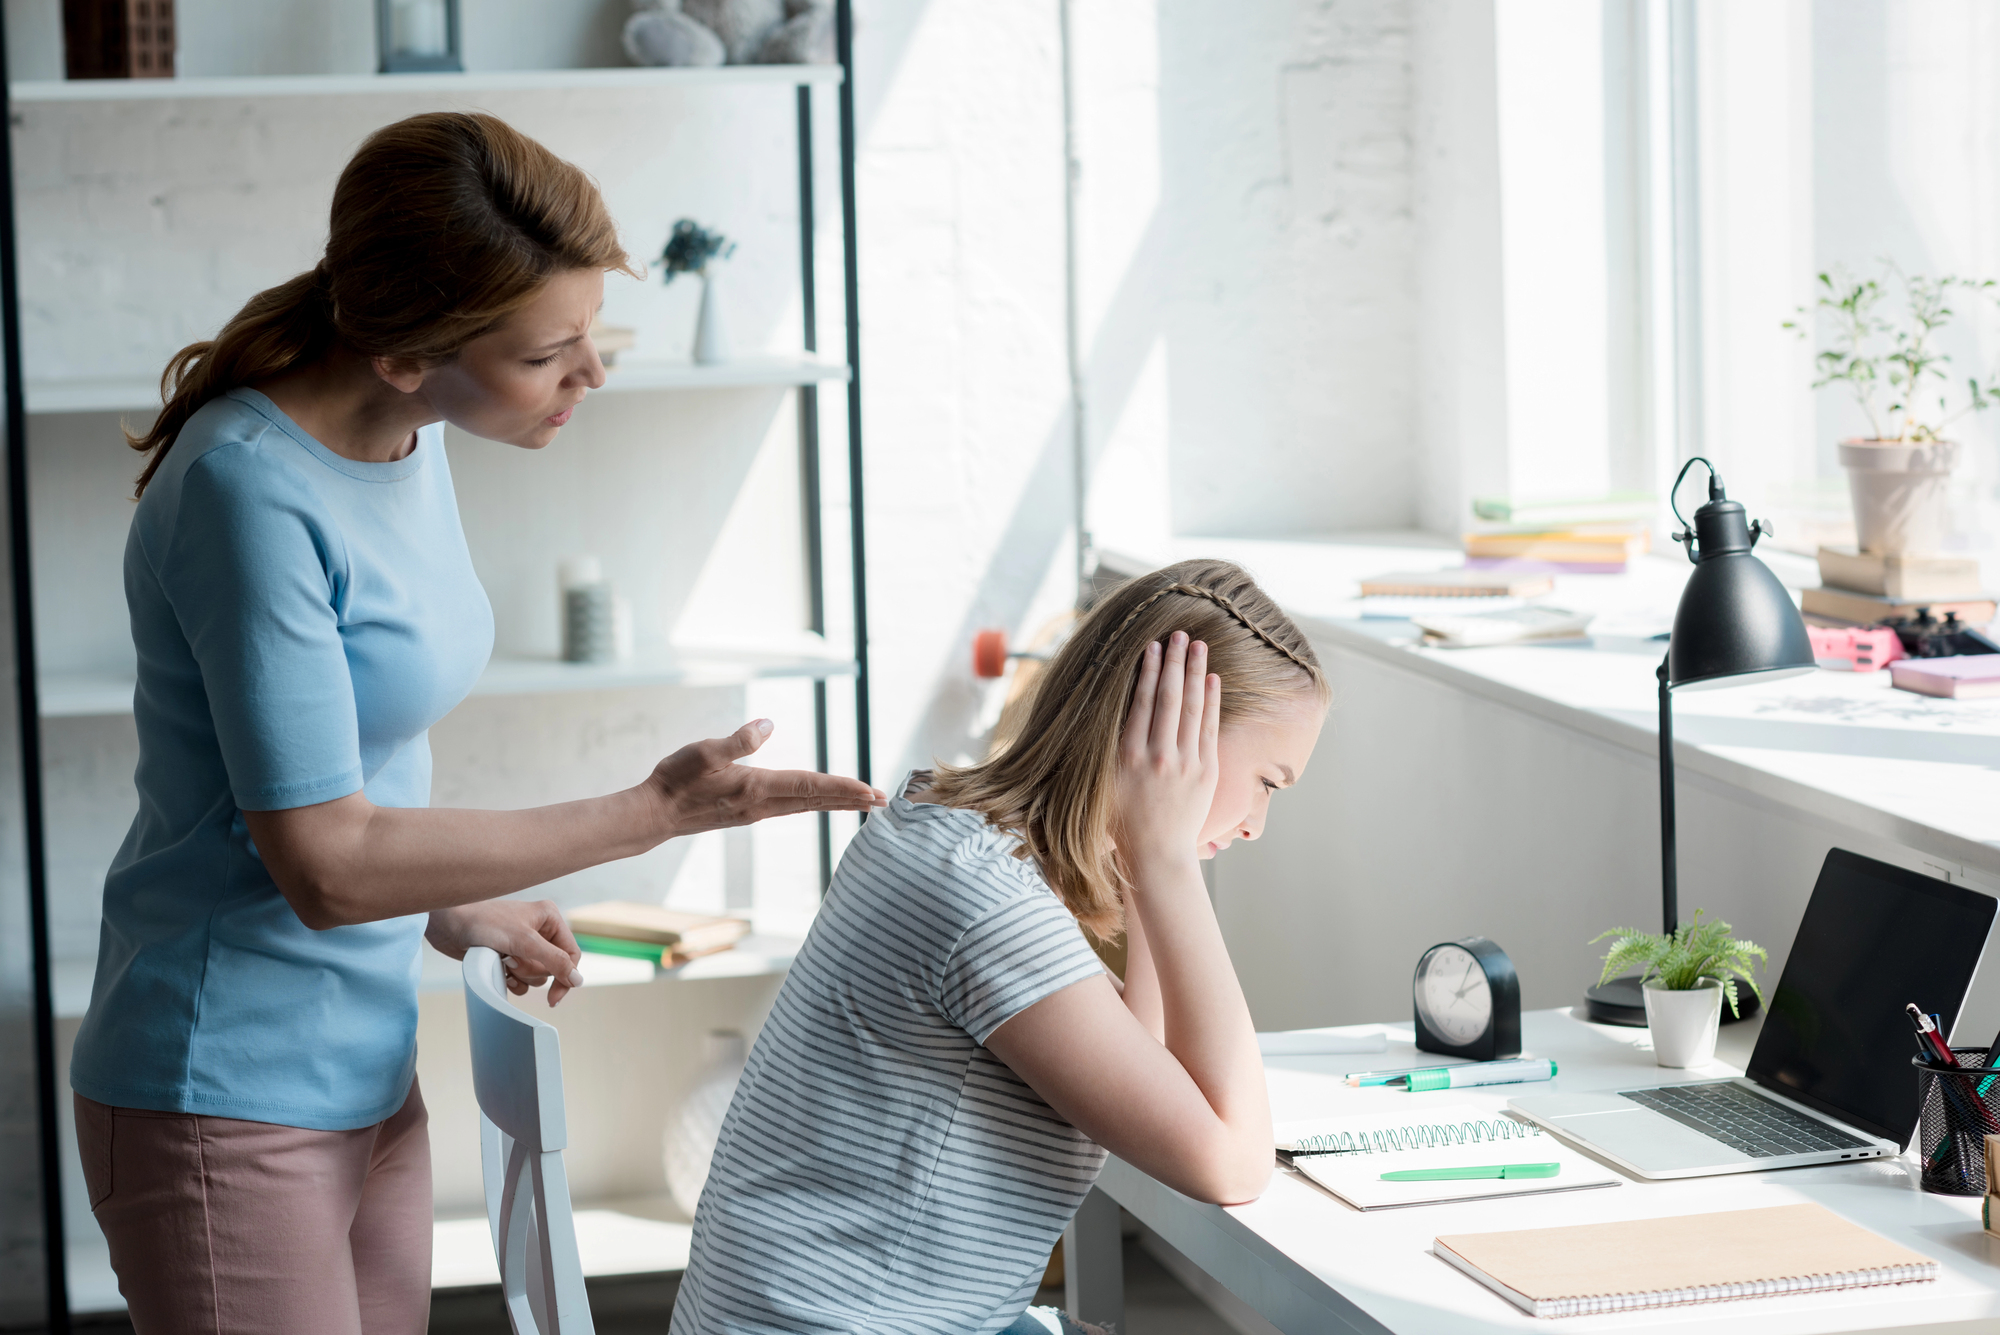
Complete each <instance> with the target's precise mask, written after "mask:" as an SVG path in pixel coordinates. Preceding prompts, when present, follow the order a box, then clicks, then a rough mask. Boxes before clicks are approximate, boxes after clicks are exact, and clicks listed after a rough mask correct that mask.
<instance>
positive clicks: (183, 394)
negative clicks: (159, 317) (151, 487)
mask: <svg viewBox="0 0 2000 1335" xmlns="http://www.w3.org/2000/svg"><path fill="white" fill-rule="evenodd" d="M333 342H334V328H333V311H332V308H331V306H330V304H329V302H328V300H327V292H326V285H325V283H324V281H323V280H322V276H321V271H320V270H318V269H313V270H310V271H308V272H306V273H302V274H300V275H299V276H298V277H297V278H294V279H292V280H290V281H289V282H284V283H280V284H278V286H276V287H272V288H266V289H265V290H264V291H262V292H259V293H258V294H257V295H256V296H254V297H252V298H250V300H249V301H247V302H245V303H244V305H243V309H242V310H240V311H238V312H236V315H235V317H234V318H233V319H231V320H230V322H229V323H228V324H226V325H224V326H223V327H222V332H221V333H219V334H217V335H216V336H215V337H214V338H213V339H207V340H204V341H202V342H200V343H190V344H188V345H187V346H186V347H184V348H182V349H181V350H180V351H179V352H177V353H175V354H174V355H173V358H172V360H170V361H169V362H168V363H167V369H166V370H165V371H164V372H162V373H161V375H160V397H161V398H162V399H164V400H165V401H166V407H165V408H163V409H161V410H160V415H159V418H158V419H157V420H155V421H154V423H153V429H152V430H150V431H148V432H146V433H145V434H144V435H142V436H135V435H133V434H132V433H131V432H130V431H127V432H125V433H124V434H125V443H126V444H127V445H130V446H131V447H132V448H133V449H135V450H139V451H142V452H143V453H145V454H147V455H150V456H151V457H150V458H148V459H147V460H146V467H145V469H144V470H143V471H142V472H141V473H140V474H139V481H138V486H137V488H136V491H135V493H134V494H135V495H140V496H143V495H145V493H146V485H147V484H148V483H150V482H151V481H152V480H153V474H155V473H157V472H159V471H160V465H161V464H162V463H165V462H166V458H167V451H168V450H169V449H170V448H172V446H173V443H174V440H175V438H176V437H178V436H179V435H180V433H181V428H182V427H184V426H186V425H187V420H188V418H190V417H193V416H194V415H195V412H196V410H197V409H199V408H200V407H201V406H202V405H203V404H205V403H207V402H208V401H209V400H210V399H213V398H217V397H219V396H220V395H222V394H225V393H227V392H228V391H229V390H232V389H235V388H236V387H237V386H239V385H248V384H254V383H255V382H257V381H259V380H264V379H268V378H269V377H271V376H274V375H277V374H279V373H280V372H283V371H289V370H290V369H291V368H292V367H294V366H298V365H301V364H302V363H305V362H310V361H313V360H315V359H317V358H319V357H321V356H324V355H325V354H326V351H327V349H329V348H331V347H332V346H333Z"/></svg>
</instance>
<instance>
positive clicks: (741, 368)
mask: <svg viewBox="0 0 2000 1335" xmlns="http://www.w3.org/2000/svg"><path fill="white" fill-rule="evenodd" d="M847 379H848V369H847V364H846V363H845V362H835V361H829V360H827V359H826V358H823V357H800V356H790V357H786V356H753V357H738V358H735V359H733V360H731V361H727V362H722V363H720V364H717V365H714V366H697V365H695V364H694V363H692V362H668V361H653V360H647V359H638V360H633V361H627V362H620V363H619V364H618V365H616V366H611V367H607V368H606V377H605V381H604V385H603V387H602V388H601V389H597V390H593V391H592V392H593V393H596V394H614V393H632V392H635V391H647V390H701V389H754V388H760V387H769V388H797V387H798V386H801V385H819V384H829V383H841V384H844V383H846V381H847ZM27 389H28V411H29V412H30V413H36V414H47V413H107V412H108V413H122V412H142V413H153V412H158V411H159V408H160V382H159V381H158V380H157V379H155V378H153V377H150V376H146V377H138V376H103V377H93V378H89V379H85V378H81V377H79V378H77V379H73V380H30V381H29V382H28V386H27Z"/></svg>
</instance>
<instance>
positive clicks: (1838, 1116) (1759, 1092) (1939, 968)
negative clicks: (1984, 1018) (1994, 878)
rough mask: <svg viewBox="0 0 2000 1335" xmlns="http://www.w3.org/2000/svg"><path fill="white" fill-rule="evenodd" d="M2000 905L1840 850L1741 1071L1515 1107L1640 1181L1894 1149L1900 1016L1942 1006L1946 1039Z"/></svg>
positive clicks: (1905, 1053)
mask: <svg viewBox="0 0 2000 1335" xmlns="http://www.w3.org/2000/svg"><path fill="white" fill-rule="evenodd" d="M1995 904H1996V901H1995V900H1994V899H1993V898H1991V897H1990V896H1987V895H1982V894H1979V893H1977V892H1975V891H1972V890H1967V889H1965V888H1964V887H1963V886H1956V885H1952V884H1949V883H1948V882H1945V881H1940V880H1936V879H1934V878H1932V877H1929V876H1924V875H1920V874H1919V873H1917V872H1913V871H1906V870H1904V869H1903V868H1901V867H1892V866H1890V865H1889V864H1888V863H1886V862H1877V861H1875V860H1874V859H1873V858H1864V857H1861V856H1860V855H1859V854H1855V853H1849V852H1847V851H1846V850H1845V849H1839V848H1836V849H1834V850H1833V851H1831V852H1829V853H1828V854H1827V855H1826V865H1825V866H1824V867H1822V868H1821V869H1820V873H1819V882H1818V884H1816V885H1815V886H1814V887H1813V892H1812V899H1811V900H1810V901H1809V902H1808V903H1807V904H1806V913H1805V918H1804V919H1803V920H1802V921H1801V922H1800V923H1799V934H1798V938H1797V939H1796V940H1795V941H1793V943H1792V953H1791V955H1790V956H1789V957H1788V958H1787V959H1786V960H1785V970H1784V973H1783V975H1782V976H1781V977H1780V978H1779V979H1778V988H1777V991H1776V992H1773V993H1769V994H1768V1000H1769V1003H1770V1005H1769V1014H1768V1015H1767V1016H1766V1017H1765V1020H1764V1029H1763V1032H1762V1033H1760V1034H1759V1035H1758V1036H1757V1047H1756V1050H1755V1052H1754V1053H1753V1054H1752V1056H1751V1058H1750V1066H1749V1073H1748V1074H1747V1075H1746V1076H1744V1077H1743V1078H1742V1079H1739V1080H1705V1081H1697V1082H1695V1083H1692V1084H1674V1085H1655V1086H1651V1087H1648V1088H1640V1089H1627V1090H1620V1091H1618V1092H1616V1093H1608V1094H1545V1095H1537V1096H1533V1097H1529V1098H1521V1099H1514V1100H1511V1101H1510V1102H1509V1103H1508V1105H1507V1106H1508V1107H1509V1108H1511V1109H1513V1110H1514V1111H1515V1112H1517V1113H1519V1114H1520V1115H1521V1116H1523V1117H1526V1118H1528V1119H1529V1120H1530V1121H1533V1122H1535V1123H1536V1124H1537V1125H1539V1126H1541V1127H1543V1128H1545V1129H1547V1130H1549V1131H1552V1132H1554V1133H1555V1134H1556V1135H1558V1136H1560V1137H1562V1138H1563V1139H1564V1140H1566V1141H1569V1142H1570V1143H1572V1144H1574V1145H1577V1146H1579V1147H1580V1148H1582V1149H1585V1150H1588V1151H1590V1152H1591V1153H1592V1154H1595V1155H1597V1156H1598V1157H1599V1158H1602V1159H1608V1160H1609V1161H1611V1162H1612V1163H1614V1164H1616V1165H1618V1166H1619V1167H1620V1168H1623V1169H1625V1170H1626V1171H1628V1172H1631V1173H1634V1174H1637V1175H1638V1176H1640V1177H1644V1178H1670V1177H1707V1176H1710V1175H1713V1174H1717V1173H1749V1172H1756V1171H1758V1170H1760V1169H1765V1168H1796V1167H1801V1166H1804V1165H1806V1164H1821V1163H1837V1162H1839V1161H1840V1160H1842V1159H1875V1158H1883V1157H1886V1156H1889V1155H1896V1154H1901V1153H1902V1152H1903V1147H1904V1146H1905V1145H1907V1144H1908V1143H1909V1140H1910V1134H1911V1132H1913V1131H1914V1130H1915V1129H1916V1125H1917V1113H1918V1108H1917V1097H1916V1093H1917V1082H1916V1080H1915V1079H1914V1078H1912V1072H1911V1069H1910V1059H1911V1058H1912V1057H1913V1056H1915V1055H1916V1031H1915V1030H1914V1029H1913V1028H1912V1026H1911V1024H1910V1017H1909V1014H1908V1012H1906V1011H1905V1010H1904V1009H1903V1007H1904V1005H1905V1004H1906V1003H1908V1002H1912V1001H1914V1002H1916V1003H1917V1004H1918V1005H1919V1006H1921V1007H1924V1008H1925V1009H1927V1010H1935V1012H1936V1013H1937V1015H1938V1017H1939V1021H1940V1027H1941V1028H1942V1029H1943V1031H1944V1032H1945V1033H1947V1034H1949V1033H1950V1032H1951V1029H1952V1025H1953V1023H1954V1022H1956V1020H1957V1019H1958V1011H1959V1007H1960V1006H1961V1005H1962V1004H1963V1003H1964V1001H1965V994H1966V992H1967V990H1968V989H1969V988H1970V987H1971V985H1972V975H1973V971H1974V970H1975V969H1976V968H1977V967H1978V965H1979V956H1980V953H1981V951H1982V950H1983V949H1984V947H1985V945H1986V934H1987V931H1988V929H1989V928H1991V927H1992V925H1993V911H1994V908H1995ZM1724 1004H1725V1005H1726V1004H1727V1003H1726V1002H1725V1003H1724ZM1979 1037H1980V1039H1981V1040H1983V1039H1984V1037H1985V1035H1983V1034H1982V1035H1980V1036H1979Z"/></svg>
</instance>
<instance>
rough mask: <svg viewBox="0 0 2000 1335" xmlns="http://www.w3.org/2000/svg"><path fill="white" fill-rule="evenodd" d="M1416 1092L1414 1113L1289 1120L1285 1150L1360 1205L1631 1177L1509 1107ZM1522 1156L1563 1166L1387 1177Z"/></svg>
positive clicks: (1281, 1133) (1610, 1183)
mask: <svg viewBox="0 0 2000 1335" xmlns="http://www.w3.org/2000/svg"><path fill="white" fill-rule="evenodd" d="M1409 1097H1411V1098H1412V1099H1413V1100H1415V1101H1416V1104H1415V1106H1414V1107H1413V1108H1412V1109H1411V1110H1410V1111H1407V1112H1393V1113H1371V1114H1365V1115H1360V1116H1353V1117H1323V1118H1320V1119H1318V1120H1316V1121H1311V1122H1287V1123H1285V1124H1283V1125H1282V1126H1280V1127H1278V1128H1277V1132H1278V1146H1279V1152H1280V1153H1282V1154H1284V1156H1285V1158H1286V1159H1287V1160H1289V1161H1290V1163H1291V1165H1292V1166H1293V1167H1294V1168H1296V1169H1298V1170H1299V1172H1300V1173H1302V1174H1304V1175H1305V1176H1306V1177H1308V1178H1310V1179H1311V1180H1312V1181H1314V1182H1316V1183H1318V1184H1319V1185H1320V1186H1322V1187H1325V1188H1326V1189H1327V1190H1328V1191H1330V1192H1332V1193H1333V1194H1334V1195H1336V1196H1338V1197H1340V1199H1342V1200H1344V1201H1346V1202H1347V1203H1348V1204H1349V1205H1351V1206H1353V1207H1354V1208H1355V1209H1357V1210H1382V1209H1388V1208H1391V1207H1394V1206H1399V1205H1435V1204H1437V1203H1438V1202H1440V1201H1465V1200H1474V1199H1478V1198H1481V1197H1487V1196H1526V1195H1531V1194H1539V1193H1541V1192H1546V1191H1578V1190H1581V1189H1583V1188H1586V1187H1615V1186H1618V1185H1619V1184H1620V1183H1622V1182H1624V1180H1625V1179H1624V1178H1622V1177H1620V1176H1619V1175H1618V1174H1617V1173H1615V1172H1613V1171H1612V1170H1610V1169H1609V1168H1606V1167H1604V1166H1603V1165H1602V1164H1600V1163H1598V1162H1596V1161H1595V1160H1594V1159H1589V1158H1586V1157H1584V1156H1583V1155H1581V1154H1579V1153H1577V1152H1576V1151H1575V1150H1573V1149H1571V1148H1569V1147H1568V1146H1567V1145H1565V1144H1563V1143H1562V1142H1561V1141H1559V1140H1557V1139H1556V1138H1555V1137H1554V1136H1551V1135H1548V1134H1547V1133H1545V1132H1544V1131H1543V1130H1542V1129H1541V1128H1540V1127H1538V1126H1534V1125H1532V1124H1531V1123H1528V1122H1521V1121H1516V1120H1515V1119H1514V1118H1511V1117H1509V1116H1507V1114H1505V1113H1496V1112H1487V1111H1485V1110H1483V1109H1481V1108H1478V1107H1475V1106H1474V1105H1472V1104H1469V1103H1453V1104H1446V1105H1443V1106H1441V1107H1436V1108H1424V1107H1423V1104H1422V1100H1423V1099H1424V1097H1425V1096H1424V1095H1422V1094H1416V1095H1411V1096H1409ZM1419 1109H1421V1111H1419ZM1314 1151H1322V1152H1320V1153H1315V1152H1314ZM1516 1163H1553V1164H1556V1165H1557V1171H1556V1175H1555V1176H1554V1177H1532V1178H1460V1179H1457V1180H1448V1181H1443V1182H1384V1181H1383V1180H1382V1174H1384V1173H1388V1172H1397V1171H1401V1170H1405V1169H1412V1168H1470V1167H1472V1166H1474V1165H1479V1166H1488V1165H1493V1164H1516Z"/></svg>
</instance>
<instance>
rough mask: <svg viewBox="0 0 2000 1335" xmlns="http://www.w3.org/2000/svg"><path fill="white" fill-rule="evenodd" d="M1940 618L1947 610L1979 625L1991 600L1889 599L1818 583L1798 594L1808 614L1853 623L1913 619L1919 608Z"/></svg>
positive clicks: (1989, 615) (1990, 612)
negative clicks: (1927, 609)
mask: <svg viewBox="0 0 2000 1335" xmlns="http://www.w3.org/2000/svg"><path fill="white" fill-rule="evenodd" d="M1926 607H1928V608H1929V609H1930V611H1931V615H1932V616H1934V617H1936V618H1937V619H1938V620H1940V621H1942V620H1944V618H1945V614H1946V613H1947V612H1949V613H1952V614H1954V615H1956V616H1957V617H1958V619H1959V620H1960V621H1962V622H1964V623H1965V624H1966V625H1968V626H1983V625H1985V624H1986V623H1987V622H1989V621H1991V620H1992V619H1993V599H1991V598H1989V597H1985V596H1983V595H1982V596H1980V597H1977V598H1890V597H1887V596H1886V595H1883V594H1879V593H1860V592H1857V591H1856V590H1854V589H1836V588H1832V587H1830V586H1828V585H1825V584H1822V585H1820V586H1819V587H1818V588H1816V589H1805V590H1802V591H1801V592H1800V594H1799V610H1800V611H1802V612H1805V613H1806V614H1807V615H1809V616H1817V617H1830V618H1832V619H1833V620H1835V621H1845V622H1848V623H1850V624H1852V625H1856V626H1872V625H1875V624H1876V623H1877V622H1880V621H1887V620H1890V619H1891V618H1894V617H1905V618H1915V616H1916V615H1917V612H1918V610H1919V609H1921V608H1926Z"/></svg>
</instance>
